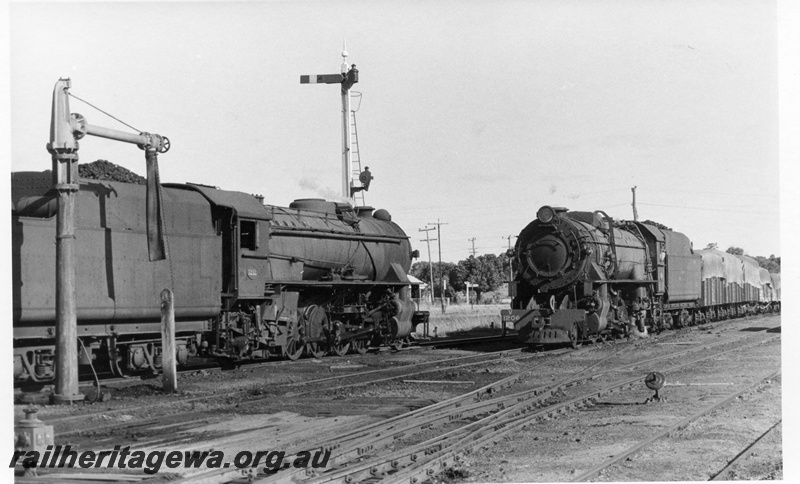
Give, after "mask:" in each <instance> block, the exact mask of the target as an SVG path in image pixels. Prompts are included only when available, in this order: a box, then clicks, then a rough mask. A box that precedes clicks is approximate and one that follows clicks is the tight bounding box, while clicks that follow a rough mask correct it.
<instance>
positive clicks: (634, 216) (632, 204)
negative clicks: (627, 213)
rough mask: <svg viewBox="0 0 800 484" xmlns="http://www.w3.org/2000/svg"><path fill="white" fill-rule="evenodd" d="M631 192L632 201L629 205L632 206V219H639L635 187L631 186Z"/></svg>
mask: <svg viewBox="0 0 800 484" xmlns="http://www.w3.org/2000/svg"><path fill="white" fill-rule="evenodd" d="M631 192H633V202H632V203H631V206H632V207H633V221H634V222H638V221H639V212H637V211H636V187H633V188H631Z"/></svg>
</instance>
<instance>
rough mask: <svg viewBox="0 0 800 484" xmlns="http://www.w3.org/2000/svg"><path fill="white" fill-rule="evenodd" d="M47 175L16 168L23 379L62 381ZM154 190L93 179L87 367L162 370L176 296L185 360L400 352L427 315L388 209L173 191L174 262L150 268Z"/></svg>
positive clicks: (83, 329) (87, 218) (17, 360)
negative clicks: (165, 298)
mask: <svg viewBox="0 0 800 484" xmlns="http://www.w3.org/2000/svg"><path fill="white" fill-rule="evenodd" d="M52 186H53V184H52V176H51V173H50V172H49V171H46V172H21V173H12V184H11V187H12V193H11V194H12V207H13V208H12V283H13V324H14V378H15V381H16V382H17V383H48V382H50V381H52V380H53V378H54V374H55V368H54V352H55V346H54V345H55V340H54V338H55V319H56V314H55V306H56V303H55V298H56V287H55V284H56V283H55V272H56V261H55V258H56V251H55V246H54V241H55V236H56V207H57V204H56V198H55V196H56V195H55V192H54V190H52ZM145 196H146V194H145V186H143V185H136V184H130V183H121V182H113V181H98V180H81V181H80V189H79V192H78V195H77V199H76V214H77V219H76V242H77V243H76V266H77V279H76V292H77V294H76V300H77V320H78V337H79V340H80V342H77V341H76V345H78V344H80V347H79V351H78V355H79V364H80V365H82V366H81V367H80V368H81V369H82V370H83V371H86V370H88V369H89V365H91V366H92V368H93V369H95V370H98V371H100V370H102V371H103V372H104V373H107V374H111V375H115V376H130V375H135V374H141V373H148V372H149V373H152V372H154V371H157V370H158V369H159V368H160V367H161V360H162V356H161V336H160V333H161V323H160V321H161V306H160V293H161V291H162V290H163V289H165V288H169V289H171V290H172V291H173V293H174V301H175V320H176V325H175V328H176V330H175V331H176V356H177V361H178V364H179V365H184V364H186V363H187V362H188V361H189V359H190V358H191V357H194V356H199V357H207V358H217V359H224V360H226V361H228V362H237V361H242V360H254V359H266V358H269V357H274V356H283V357H286V358H289V359H297V358H299V357H300V356H301V355H302V354H308V355H311V356H314V357H320V356H322V355H323V354H324V353H326V352H329V351H330V352H331V353H334V354H337V355H342V354H344V353H346V352H347V351H348V350H350V349H352V350H353V351H357V352H359V353H363V352H366V351H367V349H368V347H369V346H370V345H374V344H394V345H398V344H402V342H403V341H404V340H405V338H406V337H407V336H408V335H409V334H410V333H411V332H412V331H413V329H414V326H415V324H417V323H419V322H422V321H424V320H425V318H426V317H427V313H426V312H418V311H415V306H414V304H413V302H412V301H411V299H410V294H409V284H410V283H409V280H408V278H407V276H406V274H407V273H408V269H409V267H410V265H411V260H412V257H416V251H414V253H412V251H411V246H410V243H409V238H408V237H407V236H406V234H405V233H404V232H403V230H402V229H401V228H400V227H399V226H397V225H396V224H395V223H393V222H392V221H391V216H390V215H389V213H388V212H386V211H385V210H377V211H373V209H372V208H371V207H359V208H355V209H354V208H353V207H352V206H351V205H349V204H347V203H335V202H327V201H324V200H320V199H303V200H296V201H295V202H293V203H292V204H290V205H289V207H286V208H284V207H277V206H271V205H264V204H263V203H262V200H261V198H260V197H256V196H253V195H248V194H245V193H242V192H235V191H225V190H220V189H217V188H214V187H209V186H204V185H198V184H188V183H187V184H163V205H162V206H163V212H164V220H165V225H166V244H167V246H168V249H169V253H170V257H169V258H168V259H167V260H163V261H157V262H150V261H149V259H148V253H147V243H146V237H147V233H146V221H145V214H144V213H143V207H144V206H145Z"/></svg>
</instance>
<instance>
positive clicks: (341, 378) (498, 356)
mask: <svg viewBox="0 0 800 484" xmlns="http://www.w3.org/2000/svg"><path fill="white" fill-rule="evenodd" d="M520 351H521V350H509V351H502V352H496V353H481V354H475V355H466V356H457V357H453V358H445V359H441V360H433V361H426V362H420V363H414V364H409V365H403V366H399V367H391V368H382V369H376V370H369V371H361V372H354V373H348V374H343V375H335V376H331V377H325V378H319V379H314V380H309V381H302V382H295V383H288V384H282V385H273V386H271V387H270V390H271V391H270V393H269V394H268V395H266V396H254V395H252V390H244V391H239V392H235V393H230V394H219V393H215V394H211V395H202V396H197V397H192V398H181V399H180V400H179V401H178V402H176V406H175V408H174V410H179V409H187V411H184V412H182V415H183V416H184V417H185V416H186V415H188V414H190V413H192V411H193V407H196V406H197V405H198V404H201V403H202V404H209V403H213V402H221V401H224V400H228V401H230V402H231V403H230V404H227V405H226V404H224V403H220V404H219V406H218V407H217V408H215V409H214V411H215V412H219V411H222V410H224V407H225V406H228V407H233V406H236V407H239V408H241V407H243V406H248V405H255V404H259V403H263V402H266V401H268V400H274V399H279V398H293V397H298V396H301V395H309V394H313V393H319V392H323V391H328V390H331V389H344V388H352V387H358V386H365V385H370V384H375V383H380V382H384V381H390V380H397V379H402V378H408V377H410V376H416V375H421V374H427V373H434V372H441V371H449V370H454V369H459V368H466V367H470V366H476V365H482V364H487V363H492V362H497V361H500V360H502V359H504V358H508V357H509V356H511V355H518V354H520ZM556 354H563V353H562V352H557V353H556ZM468 360H475V361H468ZM465 361H466V362H465ZM452 363H455V364H452ZM425 367H429V368H425ZM365 377H366V378H365ZM354 379H358V380H361V381H353V382H350V383H344V382H346V381H348V380H354ZM149 407H150V405H148V404H144V405H137V406H126V407H120V408H116V409H113V410H107V409H100V410H97V411H93V412H86V413H82V414H80V415H66V416H61V417H47V416H46V415H45V416H40V418H42V419H45V420H46V421H47V423H48V424H51V425H54V426H55V428H56V437H57V438H64V437H69V436H73V435H78V434H81V433H86V432H87V431H90V432H99V431H108V430H111V429H122V428H132V427H134V426H135V427H139V428H146V427H147V426H149V425H152V424H156V423H158V422H161V421H165V420H169V419H174V418H175V417H174V416H173V415H162V416H157V417H149V418H143V419H139V420H137V421H136V422H135V423H133V424H132V423H127V422H115V423H107V424H100V425H93V426H91V427H89V426H88V425H87V426H86V428H78V429H74V430H68V431H59V427H61V426H62V425H63V424H65V423H66V422H71V423H73V424H76V423H80V422H89V421H91V420H92V419H93V418H97V417H98V416H100V415H104V416H106V417H108V416H111V415H115V414H135V413H136V412H141V411H147V410H148V408H149Z"/></svg>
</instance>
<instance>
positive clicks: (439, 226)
mask: <svg viewBox="0 0 800 484" xmlns="http://www.w3.org/2000/svg"><path fill="white" fill-rule="evenodd" d="M428 225H435V226H436V238H437V242H438V243H439V279H440V280H441V281H442V314H444V291H445V287H444V274H442V225H447V223H444V222H442V221H441V220H439V219H438V218H437V219H436V223H433V222H428ZM431 290H433V289H431Z"/></svg>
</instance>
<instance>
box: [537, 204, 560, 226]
mask: <svg viewBox="0 0 800 484" xmlns="http://www.w3.org/2000/svg"><path fill="white" fill-rule="evenodd" d="M536 218H537V219H539V222H542V223H543V224H549V223H550V222H552V221H553V219H555V218H556V211H555V210H553V207H551V206H549V205H545V206H544V207H542V208H540V209H539V211H538V212H536Z"/></svg>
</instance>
